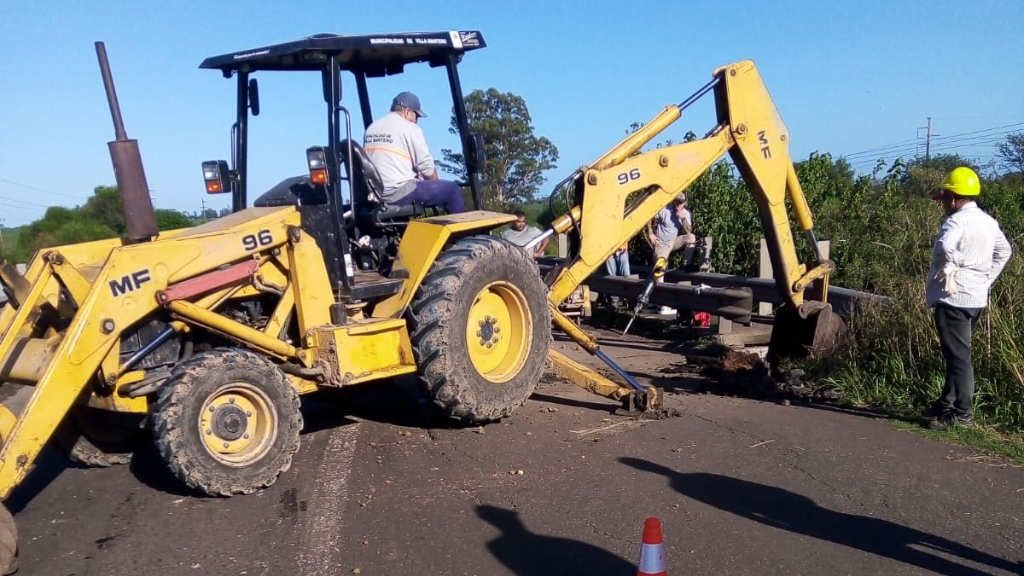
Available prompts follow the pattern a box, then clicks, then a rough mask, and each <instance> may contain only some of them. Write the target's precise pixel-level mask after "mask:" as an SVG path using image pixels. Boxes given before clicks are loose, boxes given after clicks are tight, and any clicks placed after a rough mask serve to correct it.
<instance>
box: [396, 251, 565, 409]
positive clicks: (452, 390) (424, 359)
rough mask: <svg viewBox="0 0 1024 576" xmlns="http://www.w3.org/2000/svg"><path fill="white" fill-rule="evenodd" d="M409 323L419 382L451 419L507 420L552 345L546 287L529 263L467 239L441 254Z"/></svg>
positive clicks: (523, 398)
mask: <svg viewBox="0 0 1024 576" xmlns="http://www.w3.org/2000/svg"><path fill="white" fill-rule="evenodd" d="M408 320H409V326H410V334H411V336H412V343H413V349H414V352H415V355H416V361H417V363H418V365H419V373H420V382H421V384H422V386H423V388H424V389H425V390H426V392H427V394H428V395H429V396H430V397H431V398H432V399H433V401H434V403H435V404H437V405H438V406H439V407H440V408H441V409H442V410H443V411H444V412H445V413H446V414H448V415H449V416H450V417H452V418H455V419H457V420H462V421H466V422H469V423H474V424H475V423H483V422H489V421H494V420H499V419H501V418H504V417H506V416H509V415H510V414H512V412H513V411H514V410H515V409H516V408H518V407H519V406H521V405H523V404H524V403H525V402H526V399H527V398H529V396H530V394H532V393H533V391H534V389H535V388H536V387H537V383H538V382H539V381H540V378H541V376H542V375H543V373H544V369H545V366H546V363H547V354H548V348H549V347H550V345H551V313H550V310H549V309H548V298H547V287H546V286H545V285H544V282H543V281H541V278H540V273H539V271H538V269H537V265H536V264H535V263H534V262H533V259H532V258H530V256H529V255H527V254H526V252H525V251H524V250H523V249H522V248H519V247H518V246H515V245H513V244H511V243H509V242H506V241H504V240H500V239H498V238H494V237H490V236H474V237H471V238H465V239H463V240H460V241H458V242H456V243H455V244H454V245H452V246H451V247H450V248H448V249H447V250H445V251H444V252H442V253H441V255H440V256H438V258H437V260H435V261H434V263H433V265H432V266H431V268H430V270H429V272H428V273H427V276H426V277H425V278H424V279H423V283H422V284H421V285H420V288H419V291H418V292H417V294H416V297H415V298H414V299H413V302H412V305H411V306H410V307H409V312H408Z"/></svg>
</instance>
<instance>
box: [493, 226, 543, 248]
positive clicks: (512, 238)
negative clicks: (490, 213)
mask: <svg viewBox="0 0 1024 576" xmlns="http://www.w3.org/2000/svg"><path fill="white" fill-rule="evenodd" d="M541 234H542V232H541V231H540V229H538V228H536V227H534V226H527V227H526V228H523V229H522V230H518V231H517V230H516V229H515V228H509V229H508V230H505V231H504V232H502V233H501V237H502V238H503V239H505V240H508V241H509V242H511V243H513V244H515V245H516V246H526V243H527V242H529V241H530V240H533V239H534V238H536V237H537V236H540V235H541Z"/></svg>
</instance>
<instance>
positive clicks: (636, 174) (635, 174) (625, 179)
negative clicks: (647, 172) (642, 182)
mask: <svg viewBox="0 0 1024 576" xmlns="http://www.w3.org/2000/svg"><path fill="white" fill-rule="evenodd" d="M616 179H617V180H618V181H619V184H620V185H622V184H629V182H630V181H632V180H639V179H640V169H639V168H633V169H632V170H630V171H629V172H623V173H622V174H619V175H618V176H616Z"/></svg>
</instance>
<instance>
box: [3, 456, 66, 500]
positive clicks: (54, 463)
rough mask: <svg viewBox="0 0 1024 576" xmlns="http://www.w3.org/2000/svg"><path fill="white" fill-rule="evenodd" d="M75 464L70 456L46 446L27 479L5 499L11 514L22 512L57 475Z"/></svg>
mask: <svg viewBox="0 0 1024 576" xmlns="http://www.w3.org/2000/svg"><path fill="white" fill-rule="evenodd" d="M73 466H74V465H73V464H72V463H71V461H70V460H68V457H67V456H66V455H65V454H63V453H61V452H60V451H59V450H56V449H53V448H44V449H43V451H42V452H40V453H39V456H38V457H37V458H36V462H35V465H34V466H33V467H32V470H31V471H29V473H28V475H27V476H26V477H25V480H24V481H23V482H22V483H21V484H19V485H18V486H17V487H15V488H14V490H13V491H12V492H11V495H10V496H8V497H7V499H5V500H4V505H5V506H7V509H8V510H10V512H11V514H17V513H18V512H21V511H22V510H23V509H24V508H25V506H27V505H28V503H29V502H30V501H31V500H32V499H33V498H35V497H36V495H38V494H39V493H40V492H42V491H43V489H44V488H46V487H47V486H49V485H50V483H51V482H53V481H54V480H55V479H56V478H57V476H60V475H61V473H62V472H64V471H65V470H67V469H68V468H71V467H73Z"/></svg>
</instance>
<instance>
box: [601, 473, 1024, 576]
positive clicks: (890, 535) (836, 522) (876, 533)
mask: <svg viewBox="0 0 1024 576" xmlns="http://www.w3.org/2000/svg"><path fill="white" fill-rule="evenodd" d="M619 461H620V462H622V463H623V464H626V465H627V466H632V467H633V468H636V469H638V470H643V471H645V472H653V473H655V474H660V475H662V476H665V477H666V478H667V479H668V480H669V481H670V483H671V485H672V488H674V489H675V490H676V491H677V492H679V493H680V494H682V495H684V496H687V497H689V498H692V499H694V500H697V501H698V502H703V503H704V504H707V505H709V506H713V507H715V508H718V509H719V510H723V511H725V512H730V513H732V514H735V515H737V516H740V517H743V518H747V519H748V520H752V521H754V522H758V523H760V524H765V525H767V526H771V527H773V528H778V529H780V530H786V531H789V532H793V533H795V534H801V535H804V536H810V537H813V538H817V539H819V540H825V541H828V542H833V543H835V544H839V545H842V546H846V547H849V548H853V549H856V550H861V551H863V552H868V553H870V554H874V555H876V556H881V557H883V558H889V559H892V560H895V561H897V562H903V563H904V564H909V565H911V566H917V567H918V568H922V569H925V570H930V571H932V572H935V573H937V574H946V575H949V576H953V575H956V576H975V575H977V576H982V575H986V574H990V572H987V571H981V570H977V569H974V568H971V567H969V566H965V565H963V564H960V563H957V562H954V561H951V560H948V559H946V558H943V557H940V556H938V555H936V554H935V553H936V552H937V553H942V554H947V555H950V556H955V557H957V558H960V559H962V560H967V561H969V562H975V563H978V564H983V565H985V566H988V567H990V568H996V569H999V570H1006V571H1007V572H1010V573H1012V574H1019V573H1020V572H1019V570H1021V569H1022V568H1024V565H1022V564H1018V563H1014V562H1011V561H1009V560H1004V559H1001V558H997V557H995V556H992V555H990V554H986V553H984V552H979V551H978V550H975V549H973V548H970V547H967V546H964V545H963V544H959V543H957V542H953V541H952V540H947V539H946V538H942V537H939V536H935V535H934V534H929V533H927V532H922V531H920V530H915V529H913V528H909V527H907V526H903V525H900V524H896V523H894V522H889V521H888V520H881V519H879V518H869V517H865V516H857V515H855V514H847V513H844V512H836V511H835V510H829V509H828V508H822V507H821V506H819V505H818V504H816V503H815V502H814V501H813V500H811V499H810V498H807V497H806V496H802V495H800V494H796V493H794V492H790V491H789V490H784V489H782V488H776V487H773V486H765V485H763V484H757V483H755V482H748V481H746V480H739V479H736V478H730V477H728V476H722V475H719V474H708V473H700V472H695V473H682V472H676V471H675V470H672V469H671V468H667V467H665V466H662V465H660V464H655V463H653V462H650V461H647V460H641V459H639V458H628V457H626V458H620V459H619Z"/></svg>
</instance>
